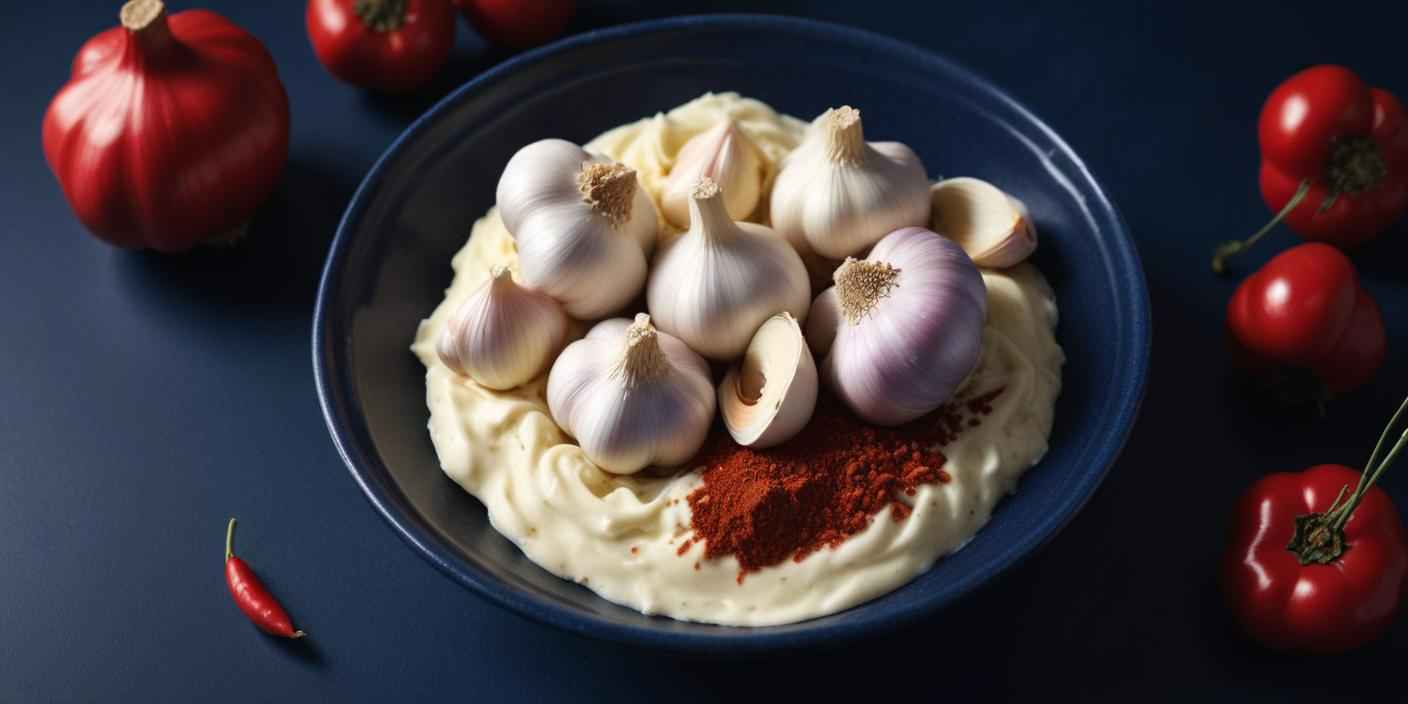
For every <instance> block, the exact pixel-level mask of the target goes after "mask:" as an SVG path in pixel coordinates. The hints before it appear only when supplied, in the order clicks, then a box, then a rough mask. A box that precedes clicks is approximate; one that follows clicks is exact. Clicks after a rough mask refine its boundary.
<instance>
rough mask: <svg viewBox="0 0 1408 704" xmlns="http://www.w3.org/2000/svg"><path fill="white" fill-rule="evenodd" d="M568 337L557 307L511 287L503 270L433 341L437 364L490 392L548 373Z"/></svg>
mask: <svg viewBox="0 0 1408 704" xmlns="http://www.w3.org/2000/svg"><path fill="white" fill-rule="evenodd" d="M566 337H567V316H566V315H563V313H562V308H561V307H559V306H558V304H557V301H554V300H553V299H551V298H549V297H547V296H546V295H544V294H541V293H538V292H537V291H530V290H528V289H525V288H523V287H522V286H519V285H518V284H516V283H514V281H513V277H512V275H510V274H509V271H508V269H506V268H504V267H495V268H494V271H493V274H492V276H490V278H489V280H488V281H485V282H484V284H483V285H482V286H480V287H479V288H478V289H477V290H476V291H475V292H474V293H473V294H471V295H470V297H469V298H467V299H465V301H464V303H462V304H460V307H459V308H457V309H456V310H455V312H454V314H452V315H451V316H450V319H449V321H448V322H447V323H446V325H445V329H444V331H443V332H442V333H441V335H440V339H439V340H438V341H437V344H436V347H435V351H436V353H437V354H439V356H440V361H442V362H444V363H445V366H447V367H449V368H450V369H453V370H454V371H455V372H456V373H458V374H461V375H463V376H467V377H469V378H471V379H473V380H474V381H475V382H477V383H478V384H479V385H480V386H484V387H486V388H490V389H511V388H513V387H515V386H518V385H519V384H523V383H526V382H528V381H530V380H532V379H533V377H536V376H538V374H541V373H542V372H543V370H544V369H547V367H548V363H549V362H551V361H552V356H553V355H554V354H557V351H558V350H559V349H562V342H563V340H564V339H566Z"/></svg>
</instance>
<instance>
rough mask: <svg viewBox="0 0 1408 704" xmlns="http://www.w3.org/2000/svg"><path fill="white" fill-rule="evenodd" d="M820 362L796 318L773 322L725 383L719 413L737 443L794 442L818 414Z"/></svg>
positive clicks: (786, 315)
mask: <svg viewBox="0 0 1408 704" xmlns="http://www.w3.org/2000/svg"><path fill="white" fill-rule="evenodd" d="M816 379H817V377H816V363H815V362H813V361H812V353H811V351H810V350H808V349H807V342H806V340H804V339H802V328H801V327H800V326H799V325H797V319H796V318H794V317H792V314H791V313H781V314H778V315H774V316H772V317H771V318H768V320H767V322H765V323H763V326H762V327H760V328H758V333H757V334H756V335H754V336H753V340H752V342H750V343H748V349H747V350H746V351H744V353H743V359H742V360H741V361H739V363H738V364H735V365H734V366H733V367H732V368H731V369H729V370H728V373H727V374H725V375H724V380H723V382H722V383H720V384H719V410H720V411H721V412H722V415H723V417H724V426H725V427H727V428H728V433H729V435H732V436H733V439H734V441H735V442H737V443H738V444H740V445H744V446H746V447H758V448H762V447H772V446H773V445H778V444H781V443H784V442H786V441H787V440H789V439H791V438H792V436H794V435H796V434H797V433H798V432H799V431H801V429H802V428H803V427H805V426H806V424H807V421H809V420H811V417H812V411H814V410H815V409H816V383H817V381H816Z"/></svg>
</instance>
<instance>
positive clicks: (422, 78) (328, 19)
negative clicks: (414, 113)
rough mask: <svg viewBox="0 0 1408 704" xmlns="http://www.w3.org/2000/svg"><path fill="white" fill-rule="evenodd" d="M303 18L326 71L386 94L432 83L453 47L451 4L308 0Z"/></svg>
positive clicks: (439, 1)
mask: <svg viewBox="0 0 1408 704" xmlns="http://www.w3.org/2000/svg"><path fill="white" fill-rule="evenodd" d="M304 19H305V21H306V22H307V24H308V39H309V41H311V42H312V43H313V52H314V53H315V54H317V55H318V61H320V62H322V64H323V66H324V67H325V68H326V69H327V70H328V72H330V73H331V74H332V75H334V76H337V77H338V78H340V79H342V80H344V81H346V82H348V83H351V84H353V85H357V86H362V87H365V88H372V89H375V90H381V91H387V92H404V91H409V90H414V89H416V88H419V87H420V86H422V85H424V84H425V83H427V82H428V81H430V79H431V78H433V77H434V76H435V72H436V71H438V70H440V67H441V66H443V65H445V60H446V59H448V58H449V56H450V48H451V47H453V46H454V43H455V8H454V6H453V5H451V4H450V0H308V9H307V12H306V13H305V16H304Z"/></svg>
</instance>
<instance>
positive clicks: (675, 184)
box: [660, 118, 763, 229]
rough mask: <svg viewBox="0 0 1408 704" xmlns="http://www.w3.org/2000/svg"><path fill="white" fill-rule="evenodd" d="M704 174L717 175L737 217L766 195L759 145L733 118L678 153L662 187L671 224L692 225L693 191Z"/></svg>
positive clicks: (730, 211) (662, 203)
mask: <svg viewBox="0 0 1408 704" xmlns="http://www.w3.org/2000/svg"><path fill="white" fill-rule="evenodd" d="M702 178H711V179H714V181H715V182H717V183H718V184H719V187H720V188H722V189H723V190H724V208H725V209H726V210H727V211H728V215H729V217H731V218H733V219H734V220H743V219H745V218H747V217H748V216H749V215H752V214H753V210H754V209H755V208H757V207H758V201H759V200H760V199H761V198H762V195H763V162H762V159H761V158H760V157H759V156H758V147H757V146H756V145H754V144H753V142H752V141H751V140H749V139H748V136H747V135H745V134H743V131H742V130H740V129H738V126H737V125H735V124H734V122H733V120H730V119H728V118H724V120H723V121H722V122H720V123H719V124H717V125H715V126H714V127H713V128H712V129H709V130H706V131H704V132H701V133H699V134H697V135H695V136H694V137H693V138H692V139H690V140H689V141H688V142H685V145H684V147H682V148H681V149H680V152H679V155H678V156H676V157H675V165H674V166H673V167H671V168H670V175H669V176H668V177H667V178H666V179H665V186H664V188H663V189H661V191H660V210H661V211H662V212H663V213H664V215H665V220H666V221H668V222H669V223H670V224H671V225H674V226H675V227H678V228H680V229H686V228H688V227H689V200H690V193H691V192H693V191H694V187H695V185H697V184H698V183H699V180H700V179H702Z"/></svg>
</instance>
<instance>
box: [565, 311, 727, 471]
mask: <svg viewBox="0 0 1408 704" xmlns="http://www.w3.org/2000/svg"><path fill="white" fill-rule="evenodd" d="M547 396H548V410H549V411H550V412H551V413H552V417H553V420H554V421H556V422H557V425H558V426H559V427H561V428H562V429H563V430H564V431H566V432H567V433H568V434H569V435H571V436H573V437H575V438H576V439H577V443H578V444H579V445H581V447H582V451H583V452H585V453H586V455H587V458H588V459H590V460H591V461H592V462H593V463H595V464H596V465H597V466H598V467H600V468H602V469H604V470H606V471H608V472H613V473H615V474H634V473H636V472H639V471H640V470H642V469H645V468H646V467H650V466H665V467H670V466H676V465H680V464H683V463H684V462H686V461H688V460H689V459H690V458H691V457H693V456H694V454H695V453H696V452H698V451H699V448H700V446H702V445H703V444H704V438H705V436H707V435H708V433H709V426H710V424H711V423H712V422H713V420H714V387H713V384H712V383H711V382H710V379H709V365H708V363H707V362H705V361H704V360H703V359H702V358H701V357H700V356H699V355H697V354H695V353H694V352H693V351H692V350H690V349H689V347H688V346H686V345H685V344H684V343H683V342H681V341H680V340H678V339H676V338H675V337H673V336H671V335H669V334H666V333H663V332H660V331H658V330H656V329H655V327H654V326H653V325H651V323H650V316H648V315H646V314H644V313H641V314H639V315H637V316H636V318H635V321H634V322H631V321H628V320H626V319H625V318H613V319H611V320H604V321H602V322H600V323H597V325H596V326H595V327H593V328H592V329H591V331H590V332H588V333H587V336H586V337H584V338H582V339H580V340H578V341H576V342H573V343H572V344H570V345H568V346H567V349H565V350H563V351H562V354H561V355H558V358H557V361H556V362H554V363H553V365H552V371H550V372H548V389H547Z"/></svg>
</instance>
